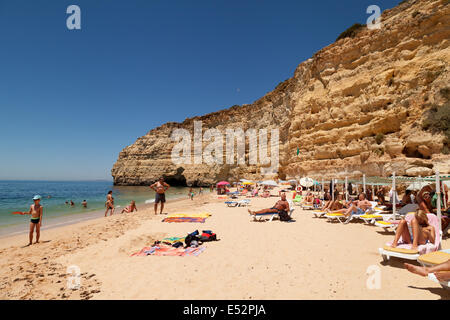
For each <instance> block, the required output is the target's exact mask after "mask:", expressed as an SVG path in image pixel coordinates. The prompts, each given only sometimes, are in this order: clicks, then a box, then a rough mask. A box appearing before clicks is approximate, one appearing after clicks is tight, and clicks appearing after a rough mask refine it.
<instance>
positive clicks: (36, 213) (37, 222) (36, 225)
mask: <svg viewBox="0 0 450 320" xmlns="http://www.w3.org/2000/svg"><path fill="white" fill-rule="evenodd" d="M33 201H34V204H32V205H31V206H30V211H29V212H28V213H29V214H31V220H30V234H29V240H30V242H29V243H28V245H29V246H31V245H32V244H33V234H34V230H35V229H36V242H35V243H39V238H40V236H41V226H42V215H43V212H44V207H43V206H42V205H41V204H40V202H41V196H40V195H35V196H34V197H33Z"/></svg>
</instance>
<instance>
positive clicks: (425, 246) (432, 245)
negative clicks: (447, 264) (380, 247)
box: [386, 213, 441, 254]
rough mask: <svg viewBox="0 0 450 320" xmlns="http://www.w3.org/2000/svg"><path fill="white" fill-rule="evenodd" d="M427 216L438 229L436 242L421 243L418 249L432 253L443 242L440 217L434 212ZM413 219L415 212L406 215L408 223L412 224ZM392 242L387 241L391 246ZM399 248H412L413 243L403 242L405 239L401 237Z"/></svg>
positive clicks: (420, 252)
mask: <svg viewBox="0 0 450 320" xmlns="http://www.w3.org/2000/svg"><path fill="white" fill-rule="evenodd" d="M427 217H428V223H429V224H430V225H432V226H433V227H434V230H435V231H436V235H435V241H434V243H426V244H422V245H419V247H418V248H417V250H419V254H425V253H430V252H433V251H437V250H438V249H439V246H440V244H441V236H440V234H439V219H438V218H437V216H436V215H434V214H432V213H428V214H427ZM413 219H414V215H413V214H408V215H406V217H405V220H406V222H407V223H408V225H410V224H411V221H412V220H413ZM392 242H393V241H390V242H387V243H386V245H388V246H391V245H392ZM397 248H401V249H411V248H412V244H410V243H403V239H402V238H401V237H400V239H399V241H398V245H397Z"/></svg>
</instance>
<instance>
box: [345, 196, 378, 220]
mask: <svg viewBox="0 0 450 320" xmlns="http://www.w3.org/2000/svg"><path fill="white" fill-rule="evenodd" d="M371 207H372V204H371V203H370V201H368V200H367V199H366V195H365V194H364V193H360V194H359V200H357V201H353V204H352V205H351V206H350V208H348V210H347V212H345V216H347V217H348V216H350V215H354V214H356V215H362V214H364V212H366V210H367V209H369V208H371Z"/></svg>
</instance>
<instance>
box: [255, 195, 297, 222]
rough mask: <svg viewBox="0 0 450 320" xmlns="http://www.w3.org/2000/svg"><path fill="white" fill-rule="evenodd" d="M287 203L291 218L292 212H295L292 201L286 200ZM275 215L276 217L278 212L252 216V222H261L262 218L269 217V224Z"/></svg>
mask: <svg viewBox="0 0 450 320" xmlns="http://www.w3.org/2000/svg"><path fill="white" fill-rule="evenodd" d="M287 202H288V203H289V216H290V217H292V212H294V210H295V208H294V203H293V202H292V200H287ZM277 215H278V212H269V213H259V214H252V216H253V221H262V219H263V218H264V217H267V216H270V218H269V222H271V221H272V220H273V218H274V217H275V216H277ZM258 218H259V219H258Z"/></svg>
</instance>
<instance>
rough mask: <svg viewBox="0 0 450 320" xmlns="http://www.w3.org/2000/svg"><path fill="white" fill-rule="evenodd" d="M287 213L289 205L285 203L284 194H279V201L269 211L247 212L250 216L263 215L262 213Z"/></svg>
mask: <svg viewBox="0 0 450 320" xmlns="http://www.w3.org/2000/svg"><path fill="white" fill-rule="evenodd" d="M282 211H284V212H289V203H288V202H287V201H286V194H285V193H282V194H281V200H278V201H277V203H275V205H274V206H273V207H272V208H269V209H262V210H259V211H251V210H250V209H249V210H248V212H249V213H250V214H253V215H256V214H263V213H280V212H282Z"/></svg>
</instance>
